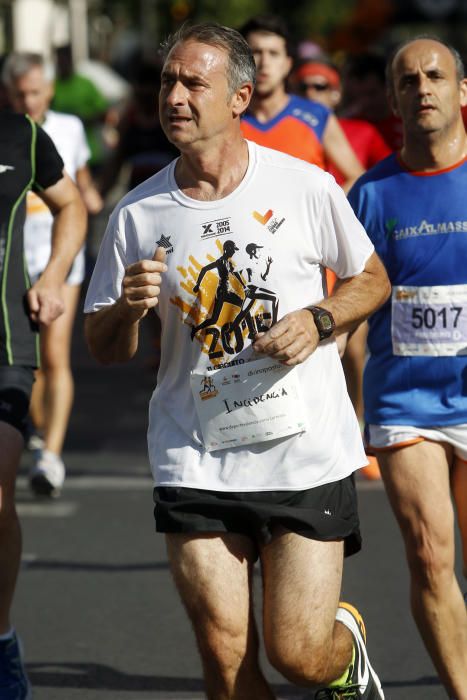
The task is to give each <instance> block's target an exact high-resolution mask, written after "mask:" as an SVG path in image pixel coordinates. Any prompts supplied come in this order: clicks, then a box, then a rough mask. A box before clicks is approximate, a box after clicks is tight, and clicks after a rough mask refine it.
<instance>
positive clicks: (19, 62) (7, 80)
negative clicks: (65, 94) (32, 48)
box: [2, 51, 55, 88]
mask: <svg viewBox="0 0 467 700" xmlns="http://www.w3.org/2000/svg"><path fill="white" fill-rule="evenodd" d="M33 68H42V70H43V71H44V78H45V80H46V81H47V82H48V83H52V82H53V81H54V80H55V70H54V67H53V64H52V63H51V62H50V61H46V60H45V58H44V57H43V56H42V55H41V54H40V53H30V52H26V51H13V52H12V53H10V54H9V55H8V56H7V57H6V59H5V61H4V63H3V68H2V82H3V83H4V85H6V87H8V88H11V87H13V85H14V82H15V81H16V80H18V78H22V77H23V75H26V73H29V71H30V70H32V69H33Z"/></svg>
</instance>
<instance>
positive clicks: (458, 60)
mask: <svg viewBox="0 0 467 700" xmlns="http://www.w3.org/2000/svg"><path fill="white" fill-rule="evenodd" d="M422 39H423V40H427V41H436V42H437V43H438V44H441V46H445V47H446V48H447V49H448V51H449V53H450V54H451V56H452V57H453V59H454V65H455V67H456V77H457V81H458V82H459V83H460V81H461V80H464V78H465V69H464V62H463V60H462V57H461V55H460V53H459V51H458V50H457V49H455V48H454V46H452V45H451V44H447V43H446V42H445V41H443V40H442V39H440V38H439V37H438V36H436V35H434V34H418V35H417V36H414V37H412V38H411V39H406V40H405V41H401V43H400V44H398V45H397V46H396V47H395V48H394V50H393V51H392V53H391V55H390V56H389V58H388V62H387V64H386V87H387V89H388V90H389V92H390V93H392V94H393V93H394V73H393V67H394V59H395V58H396V56H397V54H398V53H399V51H402V49H405V47H406V46H409V45H410V44H413V43H414V41H420V40H422Z"/></svg>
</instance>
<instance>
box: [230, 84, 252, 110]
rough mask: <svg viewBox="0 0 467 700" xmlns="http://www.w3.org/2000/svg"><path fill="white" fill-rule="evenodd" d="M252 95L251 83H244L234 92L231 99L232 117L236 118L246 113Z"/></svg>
mask: <svg viewBox="0 0 467 700" xmlns="http://www.w3.org/2000/svg"><path fill="white" fill-rule="evenodd" d="M252 94H253V85H252V84H251V83H245V84H244V85H242V86H241V87H239V88H238V90H236V92H235V93H234V95H233V97H232V112H233V114H234V116H236V117H238V116H240V115H241V114H243V112H246V110H247V109H248V105H249V104H250V100H251V96H252Z"/></svg>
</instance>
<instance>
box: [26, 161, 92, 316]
mask: <svg viewBox="0 0 467 700" xmlns="http://www.w3.org/2000/svg"><path fill="white" fill-rule="evenodd" d="M39 196H40V197H41V198H42V199H43V200H44V202H45V203H46V204H47V206H48V207H49V209H50V210H51V212H52V214H53V215H54V223H53V228H52V252H51V255H50V259H49V262H48V264H47V267H46V268H45V270H44V272H43V273H42V275H41V276H40V278H39V279H38V281H37V282H36V283H35V284H34V285H33V286H32V287H31V289H30V290H29V292H28V304H29V309H30V316H31V319H32V320H33V321H36V322H39V323H44V324H46V325H48V324H49V323H51V322H52V321H54V320H55V319H56V318H57V317H58V316H60V314H61V313H63V301H62V295H61V286H62V284H63V282H64V281H65V279H66V276H67V274H68V272H69V270H70V267H71V265H72V263H73V260H74V258H75V256H76V254H77V252H78V251H79V249H80V248H81V246H82V245H83V243H84V239H85V236H86V226H87V215H86V208H85V206H84V204H83V201H82V199H81V196H80V194H79V191H78V188H77V187H76V185H75V184H74V183H73V181H72V180H71V178H70V177H69V176H68V175H66V174H64V176H63V177H62V179H61V180H59V181H58V182H57V183H55V185H52V186H51V187H48V188H47V189H46V190H44V191H43V192H40V193H39Z"/></svg>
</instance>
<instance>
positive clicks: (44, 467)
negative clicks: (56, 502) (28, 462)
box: [29, 450, 65, 498]
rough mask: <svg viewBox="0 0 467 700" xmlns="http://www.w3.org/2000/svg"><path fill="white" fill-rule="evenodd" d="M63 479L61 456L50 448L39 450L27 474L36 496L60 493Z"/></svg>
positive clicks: (63, 468) (54, 496)
mask: <svg viewBox="0 0 467 700" xmlns="http://www.w3.org/2000/svg"><path fill="white" fill-rule="evenodd" d="M64 481H65V465H64V464H63V461H62V460H61V458H60V457H59V456H58V455H57V454H55V453H54V452H50V450H40V451H39V452H38V454H37V457H36V460H35V463H34V466H33V467H32V469H31V471H30V474H29V483H30V485H31V489H32V491H33V492H34V493H35V494H36V495H38V496H51V497H53V498H56V497H57V496H59V495H60V491H61V490H62V486H63V484H64Z"/></svg>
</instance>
